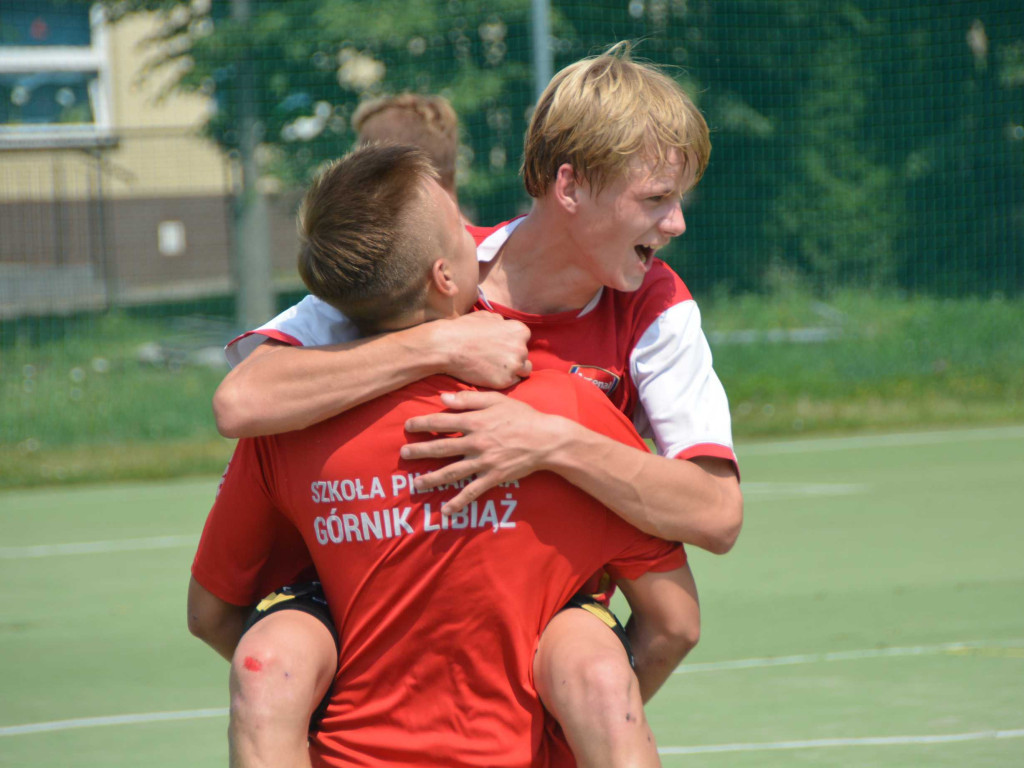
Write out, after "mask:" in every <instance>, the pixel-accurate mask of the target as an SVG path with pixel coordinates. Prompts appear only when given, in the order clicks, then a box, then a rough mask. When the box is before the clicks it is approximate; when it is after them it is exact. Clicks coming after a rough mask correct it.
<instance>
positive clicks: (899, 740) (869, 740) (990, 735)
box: [658, 728, 1024, 755]
mask: <svg viewBox="0 0 1024 768" xmlns="http://www.w3.org/2000/svg"><path fill="white" fill-rule="evenodd" d="M1022 737H1024V728H1020V729H1016V730H1009V731H975V732H973V733H947V734H940V735H934V736H865V737H862V738H849V739H806V740H804V741H768V742H761V743H752V744H709V745H707V746H703V747H659V748H658V752H659V753H660V754H662V755H700V754H707V753H711V752H767V751H772V750H780V749H826V748H829V747H889V746H898V745H901V744H948V743H950V742H955V741H979V740H982V739H1019V738H1022Z"/></svg>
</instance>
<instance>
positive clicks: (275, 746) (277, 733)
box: [228, 611, 338, 768]
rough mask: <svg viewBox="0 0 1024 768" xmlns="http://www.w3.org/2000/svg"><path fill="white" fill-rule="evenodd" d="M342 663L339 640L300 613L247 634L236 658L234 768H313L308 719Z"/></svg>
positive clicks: (285, 614) (281, 615)
mask: <svg viewBox="0 0 1024 768" xmlns="http://www.w3.org/2000/svg"><path fill="white" fill-rule="evenodd" d="M337 664H338V652H337V649H336V648H335V646H334V638H333V637H331V633H330V632H329V631H328V629H327V628H326V627H325V626H324V625H323V624H321V623H320V621H319V620H317V619H315V618H314V617H312V616H310V615H309V614H306V613H303V612H301V611H278V612H276V613H272V614H271V615H269V616H267V617H266V618H264V619H263V620H262V621H260V622H259V623H258V624H256V625H254V626H253V627H252V628H251V629H250V630H249V631H248V632H246V633H245V634H244V635H242V639H241V641H239V643H238V648H237V649H236V650H235V655H234V657H233V658H232V660H231V721H230V724H229V726H228V741H229V745H230V755H231V766H232V768H264V767H266V768H310V765H311V763H310V758H309V748H308V745H307V732H308V730H309V718H310V716H311V715H312V713H313V711H314V710H315V709H316V708H317V706H318V705H319V704H320V700H321V699H322V698H323V696H324V694H325V693H326V692H327V689H328V688H329V687H330V684H331V680H332V679H333V678H334V673H335V670H336V669H337Z"/></svg>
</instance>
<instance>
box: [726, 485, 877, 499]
mask: <svg viewBox="0 0 1024 768" xmlns="http://www.w3.org/2000/svg"><path fill="white" fill-rule="evenodd" d="M867 490H868V486H866V485H862V484H857V483H744V484H743V495H744V496H748V497H749V496H754V497H757V496H782V497H792V496H852V495H854V494H858V493H865V492H867Z"/></svg>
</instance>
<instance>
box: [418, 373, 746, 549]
mask: <svg viewBox="0 0 1024 768" xmlns="http://www.w3.org/2000/svg"><path fill="white" fill-rule="evenodd" d="M444 402H445V405H447V406H448V407H449V408H452V409H457V410H460V411H461V412H457V413H436V414H430V415H427V416H419V417H417V418H415V419H410V420H409V421H408V422H407V423H406V429H407V430H408V431H410V432H424V431H425V432H448V433H461V434H462V436H461V437H454V438H442V439H438V440H431V441H428V442H421V443H412V444H409V445H406V446H404V447H403V448H402V456H403V458H406V459H417V458H427V457H461V458H460V459H459V460H457V461H454V462H452V463H451V464H449V465H447V466H445V467H443V468H442V469H439V470H437V471H435V472H430V473H428V474H425V475H422V476H420V477H419V478H418V479H417V486H418V487H422V488H431V487H434V486H438V485H444V484H446V483H451V482H453V481H455V480H459V479H463V478H466V477H469V476H470V475H476V479H475V480H473V481H472V482H471V483H468V484H467V485H466V486H465V487H464V488H463V489H462V490H461V492H460V493H459V494H458V495H456V496H455V497H453V498H452V499H451V500H449V501H448V502H447V503H446V504H445V507H444V509H443V510H442V511H444V512H447V511H449V510H451V511H454V510H457V509H460V508H461V507H463V506H465V505H466V504H468V503H469V502H470V501H472V500H473V499H476V498H478V497H479V496H480V494H482V493H483V492H484V491H486V490H487V489H489V488H493V487H494V486H496V485H497V484H498V483H502V482H508V481H510V480H514V479H518V478H521V477H524V476H526V475H528V474H530V473H531V472H536V471H538V470H548V471H552V472H555V473H557V474H559V475H561V476H562V477H564V478H565V479H566V480H568V481H569V482H571V483H573V484H574V485H576V486H577V487H578V488H580V489H581V490H583V491H586V492H587V493H589V494H590V495H591V496H593V497H594V498H596V499H597V500H598V501H600V502H601V503H603V504H604V505H605V506H607V507H608V508H609V509H611V510H612V511H614V512H615V513H616V514H618V515H619V516H620V517H622V518H623V519H625V520H627V521H628V522H630V523H632V524H633V525H635V526H636V527H637V528H639V529H640V530H642V531H644V532H645V533H649V534H651V535H654V536H659V537H661V538H663V539H667V540H669V541H681V542H684V543H687V544H693V545H695V546H698V547H701V548H702V549H706V550H708V551H709V552H714V553H716V554H723V553H725V552H728V551H729V549H731V548H732V545H733V544H734V543H735V542H736V537H737V536H738V535H739V530H740V526H741V525H742V521H743V496H742V494H741V493H740V488H739V480H738V478H737V477H736V472H735V469H734V468H733V466H732V464H731V462H728V461H725V460H722V459H710V458H703V459H697V460H694V461H681V460H677V459H666V458H664V457H662V456H657V455H655V454H652V453H649V452H647V451H640V450H637V449H636V448H634V447H631V446H628V445H624V444H622V443H620V442H618V441H616V440H613V439H611V438H609V437H606V436H604V435H601V434H598V433H596V432H593V431H591V430H589V429H586V428H585V427H583V426H581V425H580V424H577V423H576V422H574V421H572V420H570V419H566V418H563V417H561V416H552V415H549V414H544V413H540V412H539V411H536V410H535V409H533V408H531V407H530V406H528V405H526V404H524V403H520V402H517V401H515V400H512V399H511V398H508V397H506V396H504V395H500V394H498V393H494V392H458V393H450V394H446V395H445V396H444Z"/></svg>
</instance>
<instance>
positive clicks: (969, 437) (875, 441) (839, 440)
mask: <svg viewBox="0 0 1024 768" xmlns="http://www.w3.org/2000/svg"><path fill="white" fill-rule="evenodd" d="M1021 438H1024V426H1014V427H990V428H984V429H949V430H943V431H941V432H904V433H897V434H890V435H860V436H857V437H820V438H808V439H806V440H782V441H777V442H771V443H751V444H750V445H742V446H738V447H737V453H738V454H739V456H740V459H742V458H743V457H744V456H770V455H774V454H780V453H808V452H811V451H813V452H818V451H845V450H848V449H852V448H888V447H900V446H904V445H937V444H941V443H962V442H971V441H976V440H1019V439H1021Z"/></svg>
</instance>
